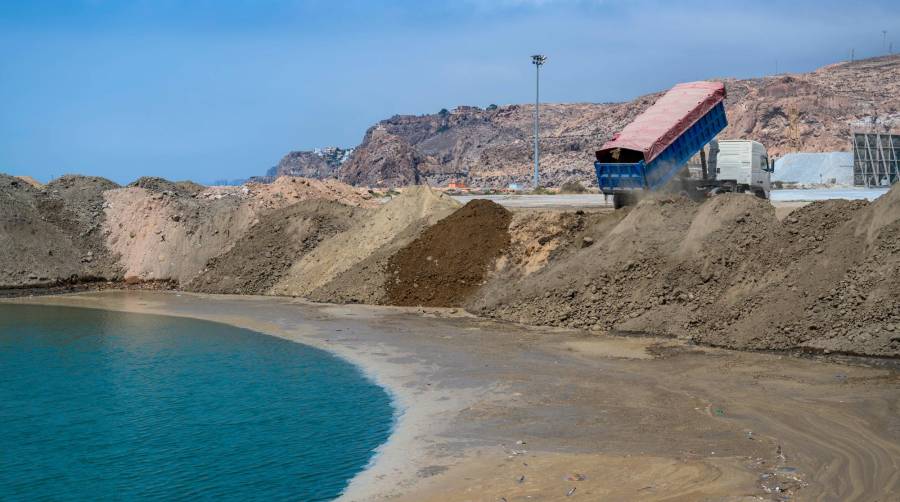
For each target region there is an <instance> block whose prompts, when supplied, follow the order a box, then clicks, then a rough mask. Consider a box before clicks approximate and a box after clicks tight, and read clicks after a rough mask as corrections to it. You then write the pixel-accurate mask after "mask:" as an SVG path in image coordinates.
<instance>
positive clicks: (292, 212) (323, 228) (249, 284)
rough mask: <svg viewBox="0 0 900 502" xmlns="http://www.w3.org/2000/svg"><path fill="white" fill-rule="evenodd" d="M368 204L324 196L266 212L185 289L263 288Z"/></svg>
mask: <svg viewBox="0 0 900 502" xmlns="http://www.w3.org/2000/svg"><path fill="white" fill-rule="evenodd" d="M365 212H366V210H365V209H361V208H354V207H351V206H345V205H343V204H339V203H337V202H332V201H325V200H311V201H303V202H298V203H296V204H293V205H291V206H288V207H286V208H284V209H279V210H277V211H274V212H272V213H269V214H266V215H265V216H263V217H261V218H260V221H259V222H258V223H256V224H255V225H253V226H252V227H250V229H249V230H247V232H246V233H245V234H244V236H243V237H241V238H240V239H239V240H238V241H237V242H235V244H234V246H232V248H231V249H230V250H228V251H227V252H225V253H224V254H222V255H220V256H217V257H215V258H213V259H211V260H210V261H209V263H208V264H207V266H206V268H205V269H204V270H203V272H201V274H200V275H199V276H197V277H196V278H195V279H194V280H193V281H191V283H190V284H188V286H187V289H189V290H192V291H201V292H205V293H234V294H261V293H265V292H267V291H268V290H269V288H271V287H272V285H273V284H275V283H276V282H277V281H278V280H279V279H280V278H282V277H283V276H284V275H285V274H286V273H287V271H288V269H289V268H290V267H291V265H293V264H294V262H295V261H296V260H298V259H299V258H301V257H303V256H304V255H305V254H307V253H308V252H310V251H311V250H313V249H315V248H316V246H318V245H319V243H320V242H322V241H323V240H326V239H327V238H328V237H331V236H333V235H335V234H338V233H341V232H345V231H346V230H347V229H348V228H349V227H350V225H351V223H352V222H353V221H354V220H355V219H356V218H359V217H362V216H364V215H365Z"/></svg>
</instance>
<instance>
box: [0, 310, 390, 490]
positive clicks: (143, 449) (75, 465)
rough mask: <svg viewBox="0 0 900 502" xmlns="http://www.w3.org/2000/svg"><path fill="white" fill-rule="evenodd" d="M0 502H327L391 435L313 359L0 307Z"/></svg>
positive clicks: (360, 387) (218, 331) (316, 355)
mask: <svg viewBox="0 0 900 502" xmlns="http://www.w3.org/2000/svg"><path fill="white" fill-rule="evenodd" d="M0 424H2V431H0V500H4V501H7V500H29V501H31V500H98V499H114V500H134V499H156V500H187V499H192V500H193V499H206V500H211V499H215V500H222V499H230V500H250V499H252V500H295V501H296V500H329V499H332V498H334V497H336V496H337V495H339V494H340V492H341V491H342V490H343V489H344V488H345V487H346V484H347V482H348V481H349V479H350V478H351V477H353V475H355V474H356V473H358V472H359V471H360V470H362V469H363V468H364V467H365V466H366V464H367V463H368V462H369V461H370V460H371V458H372V455H373V451H374V449H375V448H377V447H378V446H379V445H380V444H381V443H383V442H384V441H385V440H386V439H387V437H388V435H389V433H390V429H391V427H392V425H393V409H392V407H391V402H390V398H389V396H388V395H387V393H386V392H385V391H384V390H383V389H382V388H380V387H378V386H376V385H374V384H373V383H372V382H371V381H369V380H367V379H366V378H365V377H364V376H363V375H362V374H361V373H360V371H359V370H358V369H357V368H356V367H354V366H352V365H350V364H349V363H347V362H345V361H343V360H340V359H338V358H336V357H334V356H332V355H330V354H328V353H326V352H323V351H321V350H317V349H314V348H311V347H307V346H305V345H300V344H296V343H292V342H288V341H285V340H281V339H278V338H274V337H269V336H264V335H261V334H259V333H255V332H252V331H248V330H243V329H239V328H234V327H230V326H226V325H222V324H216V323H210V322H204V321H196V320H188V319H178V318H170V317H161V316H151V315H138V314H124V313H116V312H104V311H95V310H87V309H76V308H62V307H44V306H23V305H3V304H0Z"/></svg>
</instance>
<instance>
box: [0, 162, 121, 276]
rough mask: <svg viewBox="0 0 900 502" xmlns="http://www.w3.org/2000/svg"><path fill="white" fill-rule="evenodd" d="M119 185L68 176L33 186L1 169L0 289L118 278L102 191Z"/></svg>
mask: <svg viewBox="0 0 900 502" xmlns="http://www.w3.org/2000/svg"><path fill="white" fill-rule="evenodd" d="M117 186H118V185H116V184H115V183H113V182H111V181H109V180H107V179H104V178H98V177H90V176H71V175H66V176H63V177H61V178H59V179H56V180H53V181H52V182H50V183H49V184H47V185H46V186H43V187H35V186H34V185H33V184H31V183H28V182H26V181H23V180H22V179H19V178H16V177H13V176H7V175H4V174H0V288H4V287H22V286H34V285H50V284H55V283H59V282H78V281H85V280H95V279H111V278H115V277H116V276H117V275H118V274H119V267H118V266H117V264H116V261H115V257H114V256H113V255H112V254H111V253H109V251H108V250H107V248H106V246H105V244H104V236H103V232H102V224H103V221H104V214H103V203H104V201H103V195H102V194H103V192H104V191H105V190H108V189H110V188H115V187H117Z"/></svg>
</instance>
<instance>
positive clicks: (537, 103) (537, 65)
mask: <svg viewBox="0 0 900 502" xmlns="http://www.w3.org/2000/svg"><path fill="white" fill-rule="evenodd" d="M531 62H532V64H534V69H535V73H534V180H533V184H534V188H535V189H537V187H538V186H540V184H541V175H540V172H539V170H538V168H539V167H540V162H541V160H540V159H541V147H540V142H539V139H540V115H541V65H543V64H544V63H545V62H547V56H544V55H542V54H535V55H533V56H531Z"/></svg>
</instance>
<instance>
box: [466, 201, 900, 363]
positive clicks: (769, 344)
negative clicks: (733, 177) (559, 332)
mask: <svg viewBox="0 0 900 502" xmlns="http://www.w3.org/2000/svg"><path fill="white" fill-rule="evenodd" d="M898 205H900V191H898V190H897V189H894V190H892V191H891V192H890V193H889V194H888V195H887V196H885V197H883V198H882V199H879V200H878V201H876V202H875V203H873V204H871V205H867V204H866V203H865V202H847V201H826V202H818V203H814V204H811V205H809V206H807V207H804V208H801V209H799V210H797V211H795V212H794V213H792V214H791V215H790V216H789V217H788V218H786V219H785V220H784V222H779V221H778V220H777V219H776V218H775V215H774V211H773V209H772V207H771V205H769V204H768V203H767V202H765V201H762V200H759V199H755V198H753V197H750V196H744V195H724V196H720V197H716V198H714V199H712V200H710V201H707V202H706V203H704V204H703V205H695V204H693V203H691V202H689V201H687V200H679V199H668V200H666V199H658V200H649V201H644V202H642V203H641V204H639V205H638V206H637V207H636V208H634V209H633V210H631V211H630V212H629V213H628V215H627V216H625V217H624V218H623V219H622V220H621V221H620V222H618V223H617V224H615V225H614V226H611V225H610V221H599V222H597V223H595V224H594V226H593V227H592V228H587V229H586V233H588V234H590V233H591V232H595V234H594V235H596V237H595V238H596V243H595V244H594V245H593V246H590V247H586V248H582V249H580V250H577V251H573V252H570V253H562V254H560V255H559V257H558V258H557V259H555V260H551V263H549V264H548V265H547V266H546V267H545V268H543V269H542V270H540V271H539V272H537V273H534V274H532V275H531V276H529V277H526V278H525V279H523V280H521V281H518V282H517V283H514V284H509V285H508V287H507V288H506V289H505V291H504V290H503V289H501V288H485V289H484V290H482V291H481V293H480V294H479V297H478V298H476V299H475V300H474V301H472V303H471V305H470V307H471V309H472V310H474V311H476V312H479V313H482V314H486V315H491V316H496V317H500V318H504V319H509V320H513V321H518V322H524V323H528V324H547V325H555V326H567V327H575V328H585V329H601V330H625V331H637V332H649V333H653V334H659V335H670V336H679V337H683V338H690V339H693V340H696V341H699V342H703V343H708V344H713V345H721V346H727V347H732V348H741V349H748V348H749V349H794V348H804V349H813V350H828V351H840V352H846V353H855V354H867V355H889V356H896V355H900V303H898V300H897V299H898V298H900V273H898V270H900V258H898V253H897V250H898V249H900V222H898V217H900V207H898ZM617 213H621V211H619V212H617ZM614 214H615V213H614ZM603 226H606V227H607V229H606V230H604V229H602V228H600V227H603ZM610 226H611V228H609V227H610Z"/></svg>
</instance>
